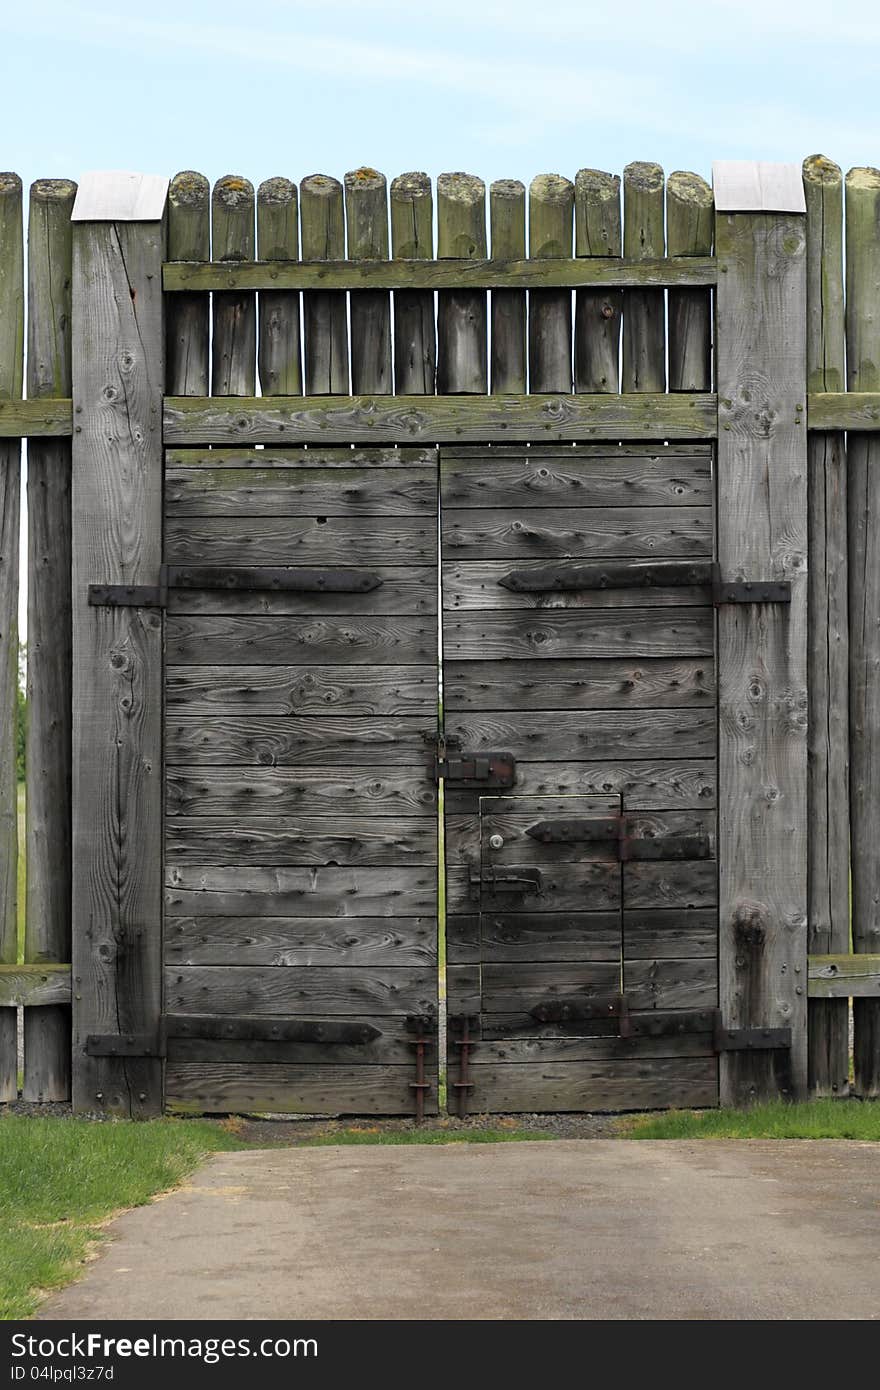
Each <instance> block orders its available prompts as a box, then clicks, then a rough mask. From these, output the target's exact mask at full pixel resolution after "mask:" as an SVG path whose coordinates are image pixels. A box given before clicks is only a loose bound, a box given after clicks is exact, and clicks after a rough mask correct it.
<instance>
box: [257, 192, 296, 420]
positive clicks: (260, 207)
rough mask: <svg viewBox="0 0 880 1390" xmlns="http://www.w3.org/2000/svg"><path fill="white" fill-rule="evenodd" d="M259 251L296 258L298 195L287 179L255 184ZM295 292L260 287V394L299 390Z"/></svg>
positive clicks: (270, 257) (265, 257)
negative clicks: (257, 186)
mask: <svg viewBox="0 0 880 1390" xmlns="http://www.w3.org/2000/svg"><path fill="white" fill-rule="evenodd" d="M257 254H258V256H259V258H260V260H261V261H295V260H298V259H299V199H298V197H297V191H296V184H295V183H292V182H291V181H290V179H283V178H274V179H265V180H264V181H263V183H261V184H260V186H259V188H258V189H257ZM299 339H300V335H299V293H298V292H296V291H291V290H260V326H259V339H258V343H259V346H258V349H257V359H258V364H259V370H260V390H261V391H262V392H263V395H264V396H301V395H302V368H301V365H300V341H299Z"/></svg>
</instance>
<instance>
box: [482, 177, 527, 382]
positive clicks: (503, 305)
mask: <svg viewBox="0 0 880 1390" xmlns="http://www.w3.org/2000/svg"><path fill="white" fill-rule="evenodd" d="M489 222H490V225H491V229H492V256H493V259H494V260H498V259H500V258H505V259H506V258H515V259H518V260H522V259H523V258H524V257H525V254H526V191H525V188H524V187H523V185H522V184H521V183H520V181H519V179H496V181H495V182H494V183H493V184H492V185H491V187H490V189H489ZM490 365H491V380H492V393H493V395H508V394H511V393H513V394H520V395H522V394H524V393H525V390H526V294H525V290H511V289H507V290H493V291H492V347H491V364H490Z"/></svg>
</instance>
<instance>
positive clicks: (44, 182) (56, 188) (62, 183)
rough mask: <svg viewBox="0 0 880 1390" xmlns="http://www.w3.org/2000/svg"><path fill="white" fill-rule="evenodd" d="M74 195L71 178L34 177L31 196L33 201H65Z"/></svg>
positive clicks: (74, 188)
mask: <svg viewBox="0 0 880 1390" xmlns="http://www.w3.org/2000/svg"><path fill="white" fill-rule="evenodd" d="M75 197H76V184H75V183H74V181H73V179H34V181H33V183H32V184H31V198H32V199H33V201H34V202H35V203H67V202H69V201H70V199H71V198H75Z"/></svg>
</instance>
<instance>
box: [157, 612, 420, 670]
mask: <svg viewBox="0 0 880 1390" xmlns="http://www.w3.org/2000/svg"><path fill="white" fill-rule="evenodd" d="M165 650H166V653H167V657H168V661H169V662H170V663H172V664H173V665H178V666H183V665H186V664H187V663H190V662H194V663H198V664H199V665H202V664H204V663H209V664H210V663H216V664H218V665H223V664H224V662H225V661H230V662H233V663H235V664H236V665H238V664H241V663H243V662H246V661H247V660H251V661H252V662H253V663H254V664H255V665H261V664H262V663H264V662H269V663H271V664H277V663H278V662H281V661H285V660H289V659H290V657H291V655H293V654H294V653H295V654H297V655H298V656H299V658H300V664H301V665H304V666H308V665H309V664H310V663H311V662H312V661H315V662H316V663H317V664H318V665H333V664H339V665H370V666H383V665H385V666H406V665H412V666H419V665H422V666H424V665H428V664H430V663H431V661H433V660H436V650H437V647H436V622H435V621H434V620H433V619H432V618H429V617H425V618H423V617H402V618H388V617H381V618H361V617H356V618H346V617H341V618H332V617H331V618H297V617H283V616H281V617H264V616H262V615H255V616H251V615H248V616H245V617H237V616H235V615H232V616H224V615H217V616H211V615H209V614H201V613H196V614H192V615H190V614H186V615H184V614H176V615H169V617H168V620H167V624H166V647H165Z"/></svg>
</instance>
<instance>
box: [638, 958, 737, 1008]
mask: <svg viewBox="0 0 880 1390" xmlns="http://www.w3.org/2000/svg"><path fill="white" fill-rule="evenodd" d="M623 988H624V993H625V994H626V997H627V1002H628V1003H629V1005H630V1007H631V1008H632V1009H633V1010H641V1009H661V1010H662V1009H714V1008H716V1007H717V1004H718V966H717V963H716V961H715V958H714V957H710V958H705V959H698V960H676V959H664V960H626V961H624V966H623Z"/></svg>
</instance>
